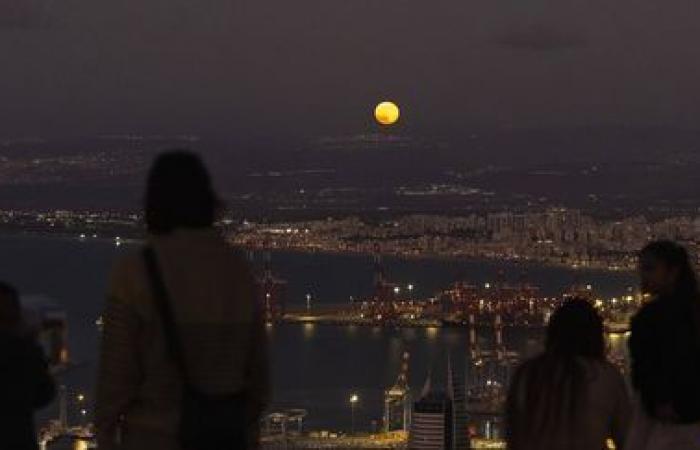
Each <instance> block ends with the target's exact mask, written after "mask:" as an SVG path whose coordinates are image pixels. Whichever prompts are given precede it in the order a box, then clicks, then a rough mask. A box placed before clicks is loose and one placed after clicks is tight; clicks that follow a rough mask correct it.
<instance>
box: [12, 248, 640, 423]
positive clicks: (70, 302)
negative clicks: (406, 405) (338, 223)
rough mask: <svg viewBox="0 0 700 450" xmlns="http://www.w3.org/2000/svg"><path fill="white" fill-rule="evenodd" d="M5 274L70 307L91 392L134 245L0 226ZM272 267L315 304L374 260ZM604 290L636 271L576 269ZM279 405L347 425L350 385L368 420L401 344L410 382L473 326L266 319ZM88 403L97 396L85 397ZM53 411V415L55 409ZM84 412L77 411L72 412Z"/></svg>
mask: <svg viewBox="0 0 700 450" xmlns="http://www.w3.org/2000/svg"><path fill="white" fill-rule="evenodd" d="M0 248H2V252H0V267H2V273H0V277H2V278H3V279H5V280H7V281H9V282H11V283H14V284H16V285H17V286H18V287H19V288H20V289H21V290H22V292H24V293H28V294H45V295H48V296H50V297H52V298H55V299H56V300H57V301H59V302H60V303H61V305H62V306H63V307H64V309H65V311H66V313H67V314H68V322H69V330H70V331H69V336H68V338H69V345H70V350H71V354H72V357H73V358H75V361H76V362H78V363H80V365H78V366H77V367H76V368H75V369H74V370H72V371H69V372H67V373H65V374H64V375H62V377H61V383H65V384H67V385H68V388H69V390H70V391H73V392H76V391H82V392H92V390H93V384H94V376H95V362H96V360H97V352H98V343H99V339H98V337H99V335H98V330H97V327H96V326H95V320H96V319H97V318H98V317H99V315H100V313H101V312H102V308H103V300H104V292H105V288H106V281H107V273H108V271H109V269H110V268H111V266H112V263H113V261H114V259H115V257H116V256H117V255H118V254H120V253H122V252H124V251H130V250H133V247H132V246H130V245H128V244H125V245H122V246H120V247H116V246H115V245H114V243H113V242H111V241H105V242H101V241H96V240H90V241H79V240H69V239H56V238H38V237H21V236H11V237H8V236H5V237H2V236H0ZM272 264H273V267H274V270H275V271H276V272H278V273H279V275H281V276H282V277H284V278H286V279H287V280H288V281H289V302H290V303H291V304H296V305H298V306H302V307H305V306H306V301H307V300H306V299H307V297H306V295H307V294H308V293H310V294H311V295H312V298H313V301H312V304H311V308H314V307H315V305H324V304H326V305H327V304H328V303H334V300H338V302H341V303H346V302H347V299H348V298H349V297H350V296H355V298H358V297H361V296H363V295H366V294H368V293H369V292H371V289H372V280H373V277H372V275H373V273H372V271H373V265H372V261H371V258H369V257H363V256H337V255H336V256H332V255H311V254H301V255H299V254H292V253H280V254H276V255H275V256H273V261H272ZM385 266H386V270H387V275H388V276H390V277H391V279H392V280H395V281H397V282H399V283H401V284H407V283H412V284H413V285H414V286H415V290H414V291H413V292H414V295H416V296H424V295H430V294H433V293H434V292H435V291H436V290H437V289H441V288H444V287H445V286H447V285H448V284H450V283H452V282H453V281H455V280H457V279H473V280H474V281H475V282H484V281H486V280H488V279H490V278H493V276H495V274H497V273H498V270H499V269H501V268H503V269H504V272H505V277H506V278H507V279H517V277H519V276H520V275H521V274H522V271H523V268H524V266H523V265H517V264H511V263H506V264H499V263H497V262H486V263H482V262H476V261H471V262H469V261H446V260H440V261H431V260H400V259H395V258H386V259H385ZM527 269H528V277H529V278H530V279H531V280H532V281H533V282H534V283H537V284H539V285H541V286H542V288H543V291H544V292H545V293H555V292H557V291H558V290H559V289H561V287H562V286H567V285H568V284H570V283H571V281H572V279H573V278H574V275H575V274H574V271H571V270H566V269H561V268H557V269H552V268H545V267H538V266H528V267H527ZM576 274H577V275H578V276H579V278H580V279H581V280H583V281H586V282H590V283H592V284H594V285H595V286H596V289H597V290H598V291H599V292H600V293H601V294H603V295H606V296H607V295H619V291H620V290H623V289H624V288H625V286H627V285H629V284H633V282H634V279H633V276H632V275H630V274H623V273H615V274H607V273H602V272H583V271H581V272H576ZM492 334H493V333H492V331H490V330H487V329H479V330H478V339H479V340H480V342H483V343H484V345H485V346H486V345H490V344H489V342H491V340H492V339H493V336H492ZM267 337H268V339H269V343H270V355H271V366H272V370H273V373H272V384H273V390H274V394H273V400H274V405H275V406H276V407H280V408H305V409H307V410H308V411H309V416H308V418H307V419H306V423H307V424H308V426H309V427H312V428H319V427H324V428H343V427H345V426H347V425H348V423H349V419H350V410H349V407H348V402H347V399H348V393H349V392H356V393H357V395H358V396H359V398H361V399H362V401H361V402H359V403H358V405H357V408H356V411H355V414H356V424H357V427H358V428H361V427H362V428H365V429H368V428H369V426H370V423H371V421H372V420H375V419H378V418H380V417H381V414H382V404H383V391H384V389H385V388H387V387H388V386H390V385H391V384H392V383H393V382H394V381H395V380H396V375H397V373H398V370H399V367H400V364H401V355H402V353H403V351H404V350H408V351H409V352H410V353H411V358H410V367H409V384H410V385H411V387H412V389H414V392H415V391H416V390H419V389H420V387H421V385H422V384H423V382H424V380H425V377H426V374H427V372H428V370H429V368H430V367H431V366H432V365H433V364H434V362H435V361H438V360H439V359H440V358H443V357H444V355H445V354H446V353H448V352H451V354H452V355H453V358H454V361H456V362H457V363H460V364H465V363H466V357H467V352H468V349H469V345H468V342H467V340H468V333H467V332H466V330H464V329H454V328H427V329H421V328H409V329H402V330H397V329H393V328H380V327H358V326H344V327H334V326H327V325H319V324H315V325H314V324H307V325H302V326H300V325H284V324H283V325H269V326H268V328H267ZM504 339H505V341H506V343H507V345H508V346H509V347H512V348H513V349H514V350H517V351H518V352H520V353H521V355H523V356H529V355H532V354H534V353H536V352H537V351H539V349H540V348H541V342H542V341H541V333H538V332H529V333H525V332H519V331H515V330H511V329H508V328H506V330H505V336H504ZM610 345H611V351H614V352H618V351H619V352H622V354H626V345H625V338H624V336H623V337H621V338H620V337H612V338H611V339H610ZM87 409H88V411H90V412H91V411H92V406H91V405H87ZM48 414H50V415H55V410H53V411H49V412H48ZM76 419H79V418H76Z"/></svg>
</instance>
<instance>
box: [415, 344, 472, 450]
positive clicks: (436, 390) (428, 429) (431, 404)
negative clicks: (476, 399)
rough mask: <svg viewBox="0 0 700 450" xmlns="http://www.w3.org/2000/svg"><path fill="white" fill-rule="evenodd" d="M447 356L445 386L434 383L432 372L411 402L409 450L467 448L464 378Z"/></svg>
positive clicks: (461, 449)
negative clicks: (419, 392) (418, 394)
mask: <svg viewBox="0 0 700 450" xmlns="http://www.w3.org/2000/svg"><path fill="white" fill-rule="evenodd" d="M455 369H456V368H455V366H453V365H452V361H451V358H450V357H448V358H447V370H446V373H445V377H444V379H443V380H444V385H443V386H439V383H435V384H434V383H433V374H432V372H431V373H430V374H429V375H428V378H427V379H426V382H425V386H424V387H423V390H422V392H421V395H420V397H419V398H418V400H417V401H416V402H415V403H414V404H413V413H412V414H411V427H410V433H409V440H408V448H409V450H437V449H445V450H467V449H468V448H469V436H468V430H467V409H466V398H465V397H466V392H465V387H464V384H463V381H462V379H463V377H462V376H460V375H459V371H457V370H455Z"/></svg>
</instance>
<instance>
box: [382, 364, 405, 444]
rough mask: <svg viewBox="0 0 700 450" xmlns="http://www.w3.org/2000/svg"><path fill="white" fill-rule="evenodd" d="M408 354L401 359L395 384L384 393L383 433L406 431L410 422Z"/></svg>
mask: <svg viewBox="0 0 700 450" xmlns="http://www.w3.org/2000/svg"><path fill="white" fill-rule="evenodd" d="M408 360H409V354H408V352H404V353H403V356H402V359H401V370H400V371H399V376H398V378H397V379H396V383H394V385H393V386H392V387H390V388H389V389H387V390H386V391H384V431H386V432H389V431H396V430H402V431H408V427H409V424H410V422H411V390H410V387H409V385H408Z"/></svg>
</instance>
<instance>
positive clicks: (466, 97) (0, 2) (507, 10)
mask: <svg viewBox="0 0 700 450" xmlns="http://www.w3.org/2000/svg"><path fill="white" fill-rule="evenodd" d="M696 6H697V5H696V2H694V1H691V0H669V1H665V2H660V1H658V0H614V1H611V0H439V1H430V0H251V1H224V0H204V1H193V0H120V1H114V0H0V61H1V62H0V66H1V67H2V69H1V71H0V73H1V75H0V80H1V81H2V82H1V83H0V137H5V138H8V137H21V136H28V135H31V136H35V135H40V136H77V135H91V134H92V135H94V134H101V133H124V132H135V133H195V134H202V135H212V136H224V137H233V138H235V139H241V140H250V141H254V140H256V139H265V138H268V139H269V138H270V137H272V138H274V139H276V140H284V139H286V138H290V139H291V138H298V137H303V138H313V137H317V136H324V135H347V134H353V133H359V132H363V131H367V130H369V131H371V130H372V123H371V116H370V113H371V110H372V108H373V105H374V103H375V102H376V101H379V100H382V99H384V98H390V99H393V100H395V101H397V102H398V103H399V104H400V106H402V113H403V116H402V119H403V122H402V124H401V128H400V130H403V131H404V132H407V133H412V134H415V135H421V134H429V135H436V136H442V137H444V138H445V139H454V140H457V141H458V140H460V139H463V138H466V136H468V135H469V134H470V133H471V132H473V130H474V129H481V128H530V127H543V128H554V129H556V128H562V127H571V126H580V125H582V124H593V125H598V124H600V125H625V126H632V127H645V126H672V127H680V128H695V127H696V123H695V119H696V118H697V117H700V101H699V100H700V83H699V82H698V80H700V46H699V45H698V42H700V20H698V13H697V8H696Z"/></svg>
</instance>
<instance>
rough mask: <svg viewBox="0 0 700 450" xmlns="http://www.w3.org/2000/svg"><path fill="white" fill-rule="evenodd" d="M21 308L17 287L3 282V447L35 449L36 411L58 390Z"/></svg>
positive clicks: (0, 357)
mask: <svg viewBox="0 0 700 450" xmlns="http://www.w3.org/2000/svg"><path fill="white" fill-rule="evenodd" d="M21 311H22V310H21V307H20V303H19V296H18V294H17V291H15V289H14V288H12V287H11V286H9V285H7V284H5V283H1V282H0V448H3V449H5V448H6V449H13V450H29V449H32V450H35V449H36V448H37V438H36V431H35V428H34V411H35V410H37V409H39V408H42V407H44V406H46V405H48V404H49V403H50V402H51V400H53V398H54V395H55V393H56V391H55V386H54V382H53V378H52V377H51V375H50V374H49V369H48V365H47V363H46V358H45V357H44V352H43V350H42V349H41V347H39V345H38V344H37V343H36V342H35V341H34V339H33V337H32V336H31V335H30V334H28V333H27V330H26V329H25V328H24V325H23V321H22V312H21Z"/></svg>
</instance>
